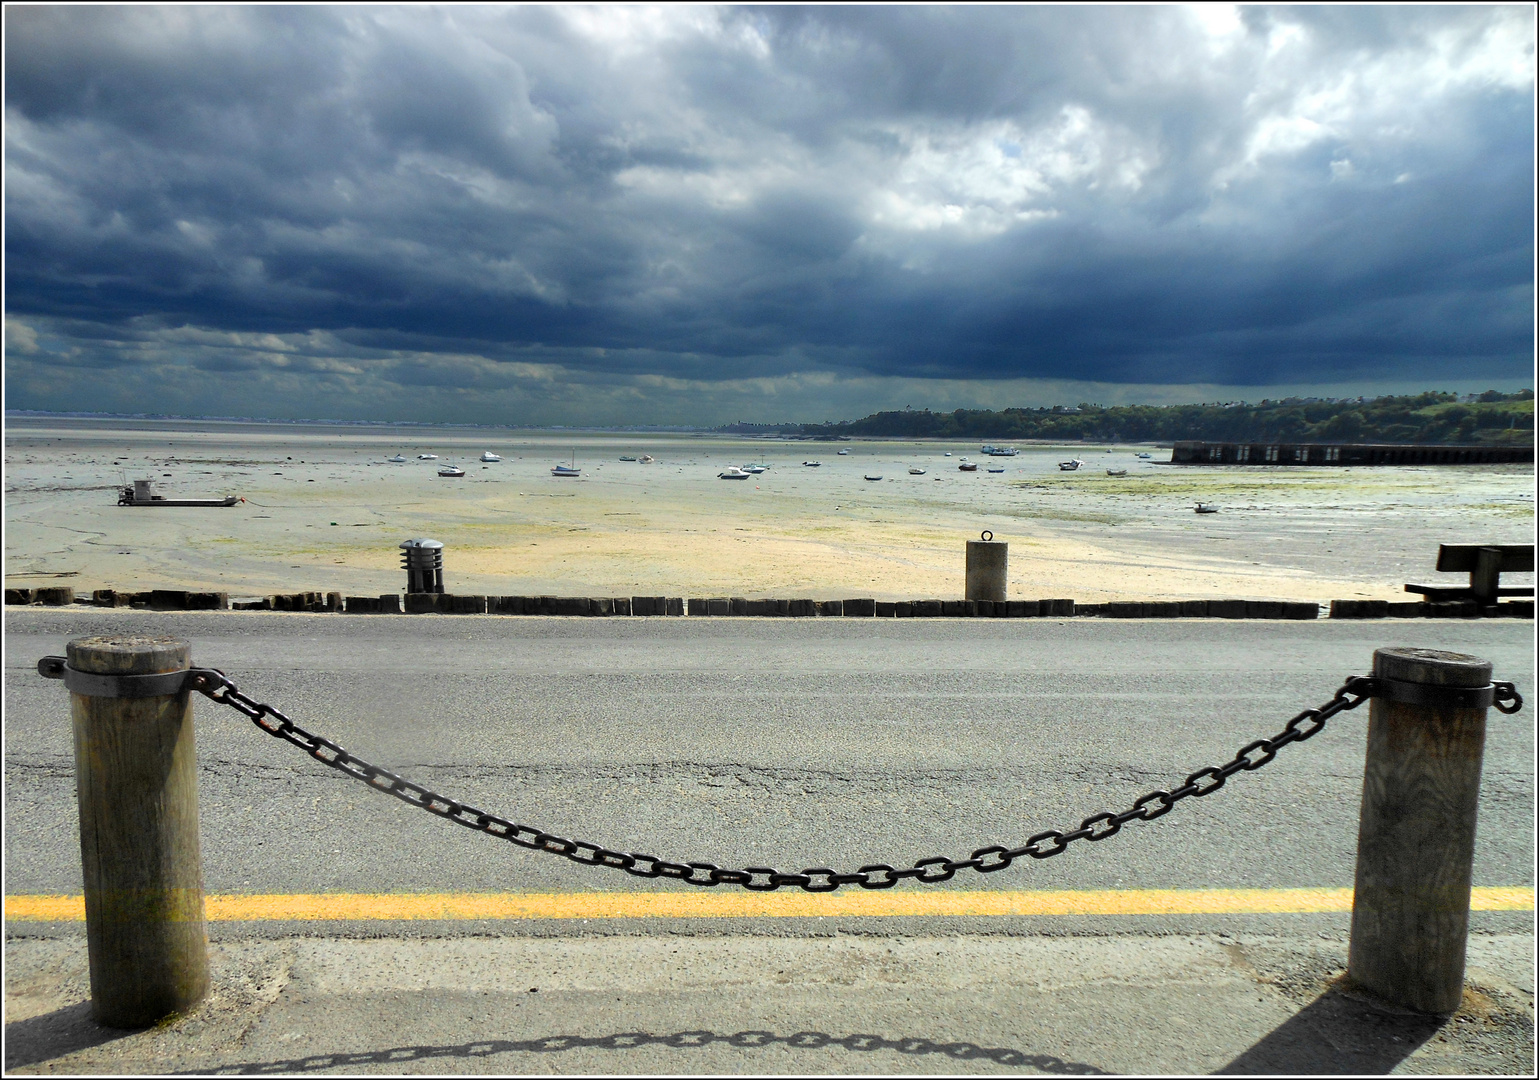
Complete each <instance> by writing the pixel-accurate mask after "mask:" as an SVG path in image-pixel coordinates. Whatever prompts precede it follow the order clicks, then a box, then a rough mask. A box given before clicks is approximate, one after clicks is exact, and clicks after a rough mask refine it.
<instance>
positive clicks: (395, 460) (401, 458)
mask: <svg viewBox="0 0 1539 1080" xmlns="http://www.w3.org/2000/svg"><path fill="white" fill-rule="evenodd" d="M385 460H386V461H394V462H396V463H400V462H402V461H405V460H406V459H405V458H404V457H402V456H401V455H400V454H397V455H396V456H395V457H393V458H386V459H385Z"/></svg>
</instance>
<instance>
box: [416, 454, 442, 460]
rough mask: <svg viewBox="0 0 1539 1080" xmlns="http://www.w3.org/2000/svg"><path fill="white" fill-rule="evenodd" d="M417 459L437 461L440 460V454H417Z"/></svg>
mask: <svg viewBox="0 0 1539 1080" xmlns="http://www.w3.org/2000/svg"><path fill="white" fill-rule="evenodd" d="M417 460H418V461H437V460H438V455H437V454H418V455H417Z"/></svg>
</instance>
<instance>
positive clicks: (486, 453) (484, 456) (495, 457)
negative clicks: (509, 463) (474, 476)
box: [481, 450, 502, 461]
mask: <svg viewBox="0 0 1539 1080" xmlns="http://www.w3.org/2000/svg"><path fill="white" fill-rule="evenodd" d="M481 460H482V461H501V460H502V457H501V455H499V454H494V453H492V452H491V451H490V450H483V451H481Z"/></svg>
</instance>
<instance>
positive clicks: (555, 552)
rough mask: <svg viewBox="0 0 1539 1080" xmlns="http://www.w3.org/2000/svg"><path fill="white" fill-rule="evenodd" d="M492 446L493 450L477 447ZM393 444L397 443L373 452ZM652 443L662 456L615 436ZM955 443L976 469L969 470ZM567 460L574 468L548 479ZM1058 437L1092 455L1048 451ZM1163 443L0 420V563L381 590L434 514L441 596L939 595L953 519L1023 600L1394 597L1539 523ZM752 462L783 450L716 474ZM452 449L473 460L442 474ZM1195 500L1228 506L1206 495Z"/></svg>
mask: <svg viewBox="0 0 1539 1080" xmlns="http://www.w3.org/2000/svg"><path fill="white" fill-rule="evenodd" d="M841 447H848V449H849V451H850V453H849V454H848V455H847V456H839V455H838V450H839V449H840V448H841ZM483 450H490V451H493V452H494V453H498V454H501V455H502V457H503V460H502V461H501V462H497V463H489V464H484V465H483V463H481V462H480V461H479V460H478V457H479V455H480V453H481V451H483ZM946 451H951V453H952V455H953V456H951V457H946V456H944V455H945V452H946ZM1137 451H1143V452H1146V453H1151V454H1153V455H1154V460H1153V461H1141V460H1139V459H1137V458H1136V457H1135V456H1134V454H1135V452H1137ZM397 453H399V454H402V455H404V456H406V457H407V458H408V460H407V461H406V462H405V463H399V464H397V463H390V462H388V461H387V460H386V459H387V458H389V457H390V456H392V455H394V454H397ZM419 453H436V454H438V455H439V460H436V461H419V460H417V457H416V455H417V454H419ZM643 454H651V455H653V456H654V457H655V458H656V461H655V462H654V463H652V464H642V463H639V462H623V461H620V460H618V459H619V457H620V456H621V455H630V456H635V457H640V456H641V455H643ZM964 455H967V456H970V457H971V458H972V459H973V460H974V461H978V462H980V468H979V471H978V472H976V473H963V472H961V471H959V470H958V468H957V465H958V462H959V459H960V458H961V457H962V456H964ZM574 456H575V460H576V464H577V465H578V466H579V467H580V468H581V469H582V475H581V477H580V478H577V479H565V478H555V477H552V476H551V474H550V469H551V466H553V465H555V464H556V463H558V462H564V461H570V460H572V459H573V458H574ZM1070 457H1077V458H1080V459H1082V460H1083V461H1085V463H1086V464H1085V466H1084V467H1083V468H1082V469H1080V470H1079V471H1077V472H1061V471H1059V469H1058V468H1057V463H1058V462H1059V461H1061V460H1064V459H1066V458H1070ZM1169 457H1170V452H1169V449H1168V448H1167V449H1165V450H1164V451H1159V450H1157V449H1156V448H1155V447H1153V446H1128V445H1118V446H1115V447H1111V448H1110V449H1109V452H1108V447H1106V446H1104V445H1100V446H1094V445H1089V444H1074V445H1072V446H1063V447H1052V446H1023V447H1022V448H1021V453H1020V455H1019V456H1018V457H1014V458H997V459H993V458H986V457H984V456H983V455H982V454H980V453H979V447H978V445H977V444H976V443H963V442H955V443H951V442H947V443H939V442H925V443H916V442H892V441H867V442H854V443H848V444H830V443H809V442H795V443H790V442H780V441H768V440H756V439H741V438H722V437H717V436H692V435H662V434H655V435H654V434H640V435H638V434H630V433H624V434H622V433H613V434H611V433H601V434H596V433H591V432H574V433H571V434H562V433H560V432H550V431H538V432H530V431H514V430H507V429H466V428H433V427H400V428H394V427H382V426H351V425H302V426H301V425H274V424H242V423H220V422H189V421H112V422H107V421H91V420H74V419H69V420H66V419H52V418H49V419H43V418H37V419H34V418H12V419H8V420H7V422H6V456H5V462H6V478H5V483H6V488H5V490H6V510H5V526H6V528H5V582H6V584H7V585H8V586H12V587H17V586H23V587H24V586H37V585H48V584H58V585H73V586H74V587H75V589H76V590H77V591H82V590H90V589H93V588H106V587H112V588H119V589H149V588H155V587H161V588H188V589H207V590H222V591H227V592H229V593H230V594H231V595H232V596H248V595H260V594H264V593H269V592H276V591H299V590H321V591H332V590H335V591H340V592H343V593H346V594H349V595H378V594H380V593H384V592H398V591H400V589H401V588H402V586H403V584H404V574H403V573H402V572H401V570H400V569H399V563H400V558H399V552H398V549H397V546H396V545H397V544H398V543H399V542H400V541H401V540H404V539H407V538H410V537H418V536H427V537H432V538H434V539H437V540H441V541H443V543H444V544H445V547H446V552H445V567H446V573H445V579H446V584H447V587H448V589H449V591H451V592H462V593H489V594H503V595H516V594H555V595H567V596H585V595H586V596H629V595H664V594H666V595H671V596H747V597H751V598H752V597H765V596H779V597H795V596H806V597H813V598H817V599H833V598H841V597H848V596H874V597H877V598H878V599H911V598H919V597H938V598H950V597H958V596H960V595H961V594H962V590H963V563H964V544H965V541H967V540H969V539H975V538H977V537H978V535H979V533H980V531H981V530H983V529H990V530H992V531H993V533H994V534H995V538H996V539H999V540H1004V541H1008V542H1009V544H1010V595H1011V596H1012V597H1020V598H1024V599H1033V598H1041V597H1059V596H1063V597H1074V598H1075V599H1077V600H1080V601H1083V602H1101V601H1106V600H1121V599H1136V600H1166V599H1206V598H1244V599H1282V600H1316V601H1321V602H1325V601H1329V600H1331V599H1334V598H1378V599H1397V598H1398V599H1404V598H1406V597H1405V594H1404V592H1403V590H1402V585H1403V583H1404V582H1407V581H1432V580H1434V579H1436V578H1437V577H1438V576H1439V575H1436V574H1435V573H1434V571H1433V563H1434V560H1435V558H1436V554H1437V545H1438V544H1439V543H1454V542H1459V543H1477V542H1479V543H1493V542H1494V543H1503V542H1505V543H1518V542H1532V541H1533V536H1534V486H1533V485H1534V470H1533V466H1530V465H1478V466H1441V467H1430V466H1429V467H1388V468H1335V469H1326V468H1293V467H1289V468H1264V467H1222V468H1208V467H1200V466H1198V467H1193V466H1183V467H1177V466H1172V465H1169V464H1165V463H1162V462H1161V459H1163V461H1164V462H1168V460H1169ZM804 460H818V461H821V462H822V465H821V466H820V467H817V468H810V467H806V466H803V465H802V462H803V461H804ZM749 461H763V462H765V463H767V464H769V466H770V468H769V469H768V471H766V472H764V473H762V474H759V475H757V476H755V477H753V478H751V479H749V480H746V481H724V480H719V479H717V474H718V473H719V472H721V471H722V470H723V469H725V468H726V467H727V466H728V465H742V464H744V463H745V462H749ZM445 463H453V464H457V465H459V466H460V467H461V468H463V469H464V470H465V472H466V476H465V477H464V478H463V479H441V478H439V477H438V476H437V467H438V466H439V465H441V464H445ZM990 465H993V466H1003V467H1004V469H1005V471H1004V472H1003V473H988V472H986V471H985V469H986V468H987V467H988V466H990ZM910 466H916V467H922V468H924V469H926V474H925V475H923V476H911V475H909V473H908V468H909V467H910ZM1108 468H1126V469H1127V470H1128V475H1127V476H1126V477H1120V478H1119V477H1111V476H1108V475H1107V474H1106V470H1107V469H1108ZM868 474H869V475H873V476H875V475H880V476H881V477H882V479H881V480H879V481H867V480H865V479H864V478H863V477H864V476H865V475H868ZM146 477H148V478H152V479H154V480H155V482H156V483H157V485H158V486H159V488H160V491H161V493H162V494H164V495H166V496H167V497H169V498H177V497H201V496H215V495H223V494H236V495H240V496H243V497H244V498H245V500H246V501H245V502H244V503H241V504H238V505H237V506H235V507H233V508H229V509H223V508H211V509H204V508H155V509H141V508H132V507H119V506H117V505H116V502H117V491H118V489H119V487H120V486H121V485H122V483H123V482H126V481H132V480H134V479H143V478H146ZM1199 501H1201V502H1208V503H1216V504H1218V505H1219V506H1220V507H1221V509H1220V511H1219V513H1217V514H1212V515H1201V516H1199V515H1197V514H1195V513H1194V512H1193V507H1194V505H1195V504H1196V503H1197V502H1199ZM1505 581H1506V579H1505V578H1504V582H1505ZM1512 583H1513V584H1532V583H1533V576H1532V575H1517V576H1514V577H1513V580H1512Z"/></svg>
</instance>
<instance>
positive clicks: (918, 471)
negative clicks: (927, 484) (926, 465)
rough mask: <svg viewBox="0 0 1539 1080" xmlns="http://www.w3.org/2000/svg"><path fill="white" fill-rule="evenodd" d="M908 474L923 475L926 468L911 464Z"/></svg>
mask: <svg viewBox="0 0 1539 1080" xmlns="http://www.w3.org/2000/svg"><path fill="white" fill-rule="evenodd" d="M908 474H909V475H910V476H923V475H924V470H923V469H921V468H920V467H919V466H918V465H910V466H909V467H908Z"/></svg>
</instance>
